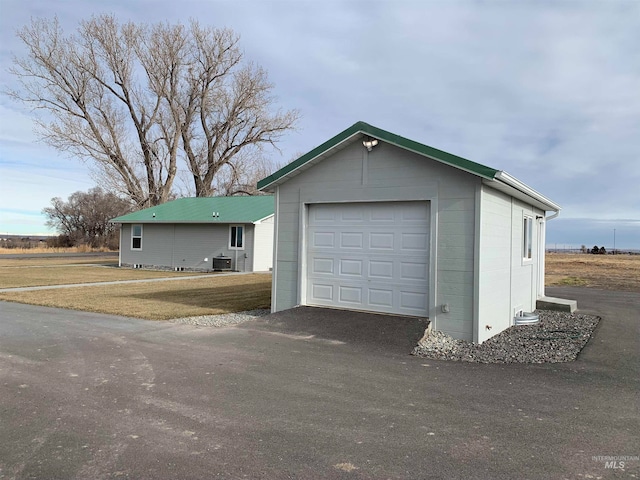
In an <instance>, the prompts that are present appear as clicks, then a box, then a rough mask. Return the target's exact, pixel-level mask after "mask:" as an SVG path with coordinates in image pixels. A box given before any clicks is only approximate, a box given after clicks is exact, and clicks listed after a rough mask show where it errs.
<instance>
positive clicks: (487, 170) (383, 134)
mask: <svg viewBox="0 0 640 480" xmlns="http://www.w3.org/2000/svg"><path fill="white" fill-rule="evenodd" d="M367 137H372V138H376V139H378V140H379V141H383V142H386V143H389V144H391V145H395V146H397V147H399V148H402V149H405V150H408V151H411V152H414V153H417V154H418V155H422V156H424V157H426V158H429V159H432V160H435V161H438V162H440V163H444V164H446V165H449V166H451V167H454V168H457V169H459V170H463V171H465V172H468V173H470V174H473V175H477V176H478V177H480V178H481V179H482V182H483V183H486V184H488V185H490V186H492V187H493V188H496V189H498V190H501V191H504V192H505V193H508V194H510V195H512V196H515V197H517V198H520V199H522V200H524V201H527V202H530V203H531V204H532V205H535V206H537V207H539V208H541V209H543V210H547V211H549V210H550V211H555V212H559V211H560V206H559V205H557V204H556V203H554V202H552V201H551V200H549V199H548V198H546V197H545V196H543V195H542V194H540V193H538V192H536V191H535V190H533V189H532V188H531V187H528V186H527V185H525V184H524V183H522V182H520V181H519V180H518V179H516V178H514V177H512V176H511V175H509V174H508V173H506V172H504V171H502V170H496V169H495V168H491V167H487V166H486V165H482V164H480V163H476V162H472V161H471V160H467V159H466V158H462V157H458V156H457V155H453V154H451V153H447V152H444V151H442V150H438V149H437V148H433V147H430V146H428V145H424V144H422V143H418V142H416V141H414V140H410V139H408V138H405V137H401V136H400V135H396V134H395V133H391V132H387V131H386V130H383V129H381V128H378V127H374V126H373V125H369V124H368V123H365V122H356V123H354V124H353V125H351V126H350V127H349V128H347V129H346V130H344V131H342V132H340V133H339V134H338V135H336V136H335V137H333V138H331V139H329V140H327V141H326V142H324V143H323V144H322V145H319V146H318V147H316V148H314V149H313V150H311V151H310V152H309V153H306V154H304V155H302V156H301V157H300V158H298V159H296V160H294V161H293V162H291V163H289V164H288V165H285V166H284V167H282V168H281V169H280V170H278V171H277V172H275V173H273V174H272V175H269V176H268V177H266V178H263V179H262V180H260V181H259V182H258V189H259V190H262V191H273V187H275V186H277V185H279V184H281V183H284V182H286V181H287V180H288V179H289V178H290V177H292V176H294V175H297V174H298V173H300V172H302V171H304V170H305V169H307V168H309V167H311V166H312V165H314V164H315V163H317V162H319V161H321V160H323V159H324V158H327V157H328V156H330V155H332V154H333V153H335V152H336V151H338V150H340V149H342V148H344V147H346V146H347V145H350V144H351V143H353V142H356V141H361V140H363V139H365V138H367Z"/></svg>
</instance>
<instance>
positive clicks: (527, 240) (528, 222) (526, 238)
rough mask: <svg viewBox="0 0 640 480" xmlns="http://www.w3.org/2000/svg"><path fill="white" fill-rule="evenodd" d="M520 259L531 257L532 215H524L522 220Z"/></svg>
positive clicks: (529, 258)
mask: <svg viewBox="0 0 640 480" xmlns="http://www.w3.org/2000/svg"><path fill="white" fill-rule="evenodd" d="M522 233H523V242H522V259H523V260H525V261H526V260H531V259H532V258H533V217H524V222H523V232H522Z"/></svg>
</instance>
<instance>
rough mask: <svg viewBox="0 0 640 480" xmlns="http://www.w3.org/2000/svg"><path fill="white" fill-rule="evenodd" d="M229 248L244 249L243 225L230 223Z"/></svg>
mask: <svg viewBox="0 0 640 480" xmlns="http://www.w3.org/2000/svg"><path fill="white" fill-rule="evenodd" d="M229 248H230V249H232V250H244V226H243V225H231V226H230V227H229Z"/></svg>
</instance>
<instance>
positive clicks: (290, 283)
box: [272, 142, 480, 340]
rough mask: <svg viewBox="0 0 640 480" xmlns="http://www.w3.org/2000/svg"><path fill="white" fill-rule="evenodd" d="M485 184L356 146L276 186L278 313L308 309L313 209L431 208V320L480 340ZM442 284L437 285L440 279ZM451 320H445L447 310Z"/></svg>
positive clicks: (391, 151) (388, 149)
mask: <svg viewBox="0 0 640 480" xmlns="http://www.w3.org/2000/svg"><path fill="white" fill-rule="evenodd" d="M479 185H480V179H479V178H478V177H476V176H474V175H471V174H467V173H465V172H462V171H459V170H457V169H454V168H451V167H448V166H446V165H443V164H441V163H439V162H437V161H431V160H429V159H427V158H424V157H423V156H421V155H417V154H413V153H411V152H408V151H406V150H403V149H400V148H397V147H394V146H392V145H389V144H386V143H384V142H380V144H379V145H378V146H377V147H375V148H374V149H373V150H372V151H371V152H369V153H368V152H367V151H366V149H365V148H363V146H362V144H361V143H360V142H354V143H352V144H350V145H348V146H347V147H345V148H344V149H342V150H340V151H338V152H336V153H335V154H333V155H332V156H330V157H328V158H326V159H324V160H323V161H321V162H320V163H318V164H316V165H315V166H313V167H312V168H310V169H308V170H306V171H304V172H302V173H300V174H299V175H297V176H294V177H292V178H290V179H289V180H288V181H287V182H285V183H284V184H282V185H280V186H279V187H276V192H275V193H276V202H277V206H276V232H275V236H276V239H277V244H276V249H275V252H276V259H275V263H274V295H273V299H272V310H273V311H280V310H285V309H288V308H292V307H294V306H296V305H299V304H304V303H305V298H304V296H305V293H304V292H305V290H306V283H305V272H306V265H305V262H306V261H305V248H306V247H305V245H306V232H305V228H300V227H301V226H304V225H305V224H306V215H307V205H309V204H313V203H334V202H373V201H411V200H419V201H428V202H430V212H431V228H430V249H431V253H430V258H429V265H430V267H429V268H430V282H429V283H430V290H431V291H430V292H429V318H430V320H431V321H432V322H434V325H435V328H437V329H438V330H442V331H444V332H446V333H448V334H450V335H452V336H454V337H456V338H461V339H466V340H472V338H473V314H474V302H473V298H474V268H475V264H474V244H475V241H474V238H475V205H476V190H477V189H478V188H480V187H479ZM436 279H437V282H435V281H434V280H436ZM444 303H446V304H448V306H449V313H442V312H441V306H442V304H444Z"/></svg>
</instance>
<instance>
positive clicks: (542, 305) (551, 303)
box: [536, 297, 578, 313]
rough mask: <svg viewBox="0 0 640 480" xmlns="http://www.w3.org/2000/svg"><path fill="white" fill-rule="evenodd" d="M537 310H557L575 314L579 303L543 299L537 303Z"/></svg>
mask: <svg viewBox="0 0 640 480" xmlns="http://www.w3.org/2000/svg"><path fill="white" fill-rule="evenodd" d="M536 308H537V309H538V310H555V311H557V312H569V313H573V312H575V311H576V309H577V308H578V302H576V301H575V300H566V299H564V298H556V297H542V298H539V299H538V301H537V302H536Z"/></svg>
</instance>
